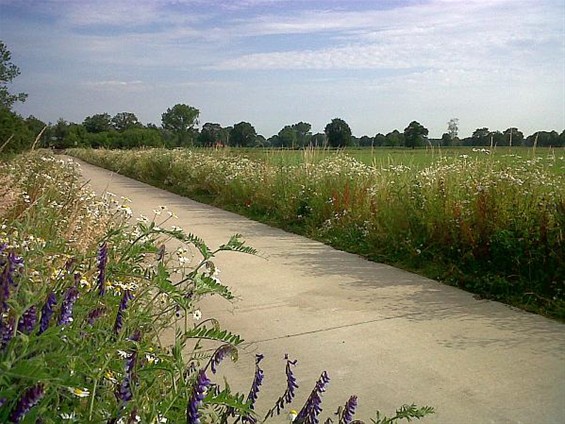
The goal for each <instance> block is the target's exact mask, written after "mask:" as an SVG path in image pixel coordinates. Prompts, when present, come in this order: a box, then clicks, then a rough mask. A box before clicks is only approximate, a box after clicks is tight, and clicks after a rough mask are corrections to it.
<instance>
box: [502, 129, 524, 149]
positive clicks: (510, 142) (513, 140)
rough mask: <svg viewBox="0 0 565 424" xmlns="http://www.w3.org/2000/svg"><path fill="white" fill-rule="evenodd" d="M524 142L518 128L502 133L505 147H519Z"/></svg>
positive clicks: (522, 134)
mask: <svg viewBox="0 0 565 424" xmlns="http://www.w3.org/2000/svg"><path fill="white" fill-rule="evenodd" d="M523 141H524V133H523V132H522V131H520V130H519V129H518V128H515V127H511V128H508V129H507V130H506V131H504V145H505V146H521V145H522V142H523Z"/></svg>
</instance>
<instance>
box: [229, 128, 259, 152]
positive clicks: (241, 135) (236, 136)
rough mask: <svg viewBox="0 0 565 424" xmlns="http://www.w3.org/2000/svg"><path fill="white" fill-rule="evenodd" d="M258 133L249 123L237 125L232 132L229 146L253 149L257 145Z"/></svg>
mask: <svg viewBox="0 0 565 424" xmlns="http://www.w3.org/2000/svg"><path fill="white" fill-rule="evenodd" d="M256 138H257V132H256V131H255V128H253V126H252V125H251V124H250V123H249V122H240V123H238V124H235V125H234V126H233V128H232V130H231V131H230V137H229V145H230V146H236V147H251V146H253V145H254V144H255V139H256Z"/></svg>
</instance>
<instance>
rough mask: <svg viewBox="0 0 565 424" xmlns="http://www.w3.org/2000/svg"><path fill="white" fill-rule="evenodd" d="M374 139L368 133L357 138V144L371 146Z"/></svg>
mask: <svg viewBox="0 0 565 424" xmlns="http://www.w3.org/2000/svg"><path fill="white" fill-rule="evenodd" d="M374 141H375V140H374V139H373V138H372V137H369V136H368V135H364V136H363V137H361V138H360V139H359V146H361V147H371V146H373V145H374Z"/></svg>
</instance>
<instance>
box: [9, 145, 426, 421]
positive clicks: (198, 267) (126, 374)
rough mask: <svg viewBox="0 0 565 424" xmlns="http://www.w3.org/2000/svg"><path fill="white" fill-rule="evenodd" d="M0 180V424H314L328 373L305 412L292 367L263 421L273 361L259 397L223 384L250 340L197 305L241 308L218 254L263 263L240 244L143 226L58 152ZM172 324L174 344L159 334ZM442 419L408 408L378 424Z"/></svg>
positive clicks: (30, 158) (349, 409)
mask: <svg viewBox="0 0 565 424" xmlns="http://www.w3.org/2000/svg"><path fill="white" fill-rule="evenodd" d="M0 181H2V182H3V184H2V197H1V202H0V422H12V423H19V422H23V423H60V422H104V423H137V422H144V423H167V422H170V423H180V422H187V423H189V424H196V423H200V422H206V423H215V422H222V423H224V422H225V423H228V422H229V423H232V422H257V421H258V420H261V418H262V417H266V418H264V419H263V420H264V421H268V420H269V419H272V420H273V421H276V420H277V419H278V420H279V421H280V419H281V418H280V417H279V415H280V414H281V413H282V414H289V415H290V416H291V417H294V419H295V421H296V422H303V423H306V422H317V419H318V418H317V417H318V414H319V412H320V403H321V400H322V398H321V396H322V393H323V392H324V391H325V390H326V386H327V385H328V383H329V377H328V375H327V373H326V372H323V373H322V375H321V377H320V379H319V380H318V381H317V382H316V384H315V387H314V389H313V390H312V392H311V395H310V397H309V398H308V400H307V401H306V403H305V404H304V405H303V406H302V407H301V408H298V409H297V412H292V410H290V411H289V408H290V406H291V404H292V401H293V399H294V397H295V392H296V390H297V389H298V386H297V384H296V377H295V375H294V365H295V361H291V360H290V359H287V361H286V377H287V378H286V380H287V381H286V382H282V384H281V386H282V387H283V388H282V390H281V392H282V391H284V394H283V396H281V398H280V399H278V400H276V401H274V402H275V405H274V406H273V408H272V409H271V410H269V411H266V412H265V411H263V412H259V411H256V410H255V409H254V404H255V401H256V399H257V396H258V392H259V388H260V386H261V383H262V380H263V371H262V370H261V365H260V363H261V361H262V359H263V357H262V355H257V360H256V367H255V374H254V379H253V383H252V386H251V388H250V391H249V393H245V394H242V393H232V392H231V390H230V388H229V385H228V384H227V382H215V381H214V374H215V373H216V370H217V367H218V366H220V364H221V363H222V362H225V360H226V359H227V358H231V359H234V360H235V359H236V358H237V347H238V345H239V344H240V343H241V342H242V339H241V337H240V336H238V335H236V334H232V333H230V332H228V331H226V330H223V329H222V328H221V327H220V324H219V323H218V322H217V320H215V319H214V318H213V317H209V316H206V312H205V311H204V313H203V312H202V311H200V309H199V306H198V305H199V301H200V300H201V299H202V298H203V297H204V296H209V295H219V296H222V297H224V298H225V299H227V300H231V299H233V296H232V294H231V292H230V290H229V288H228V287H227V286H226V285H224V284H223V283H222V282H221V281H220V280H219V279H218V277H217V272H216V271H217V269H216V268H215V266H214V257H215V256H216V254H218V253H220V252H228V251H229V252H240V253H248V254H254V253H255V251H254V250H253V249H252V248H250V247H247V246H245V244H244V243H243V242H242V241H241V240H240V239H239V237H238V236H233V237H232V238H231V239H229V240H228V241H227V242H226V243H225V244H224V245H222V246H220V247H219V248H217V249H215V250H213V249H211V248H209V247H208V246H207V245H206V244H205V242H204V241H203V240H200V239H199V238H197V237H195V236H194V235H191V234H187V233H184V232H183V230H182V229H180V228H177V227H174V226H170V228H169V224H170V223H169V222H168V220H169V219H170V218H171V216H172V214H168V215H167V214H166V213H159V214H156V216H155V217H154V218H159V219H161V221H160V222H156V221H155V220H154V219H153V220H150V219H147V218H144V217H140V218H139V219H138V220H137V221H132V220H130V219H129V218H130V214H131V211H130V209H129V207H128V206H127V199H123V198H122V199H115V198H105V199H99V198H97V197H96V196H95V195H94V194H93V193H91V192H90V191H89V190H87V189H86V188H85V187H84V186H83V185H82V183H81V181H80V179H79V175H78V173H77V172H76V170H75V168H74V165H73V164H72V163H71V162H67V161H61V160H57V159H55V158H54V157H52V156H43V155H41V154H29V155H25V156H19V157H16V158H14V159H12V160H10V161H8V162H5V163H2V164H0ZM163 212H166V210H164V211H163ZM163 216H164V218H163ZM169 241H171V242H172V244H169ZM172 245H174V246H177V247H175V248H171V246H172ZM179 246H180V247H179ZM189 251H192V253H193V254H190V253H189ZM190 257H193V258H196V259H193V260H192V262H191V260H190V259H189V258H190ZM202 315H204V318H203V317H202ZM166 329H168V330H171V329H172V330H174V333H175V337H174V342H173V343H171V344H169V345H163V344H162V343H161V342H160V337H159V336H160V335H161V334H162V332H163V331H165V330H166ZM250 372H253V371H252V370H250ZM285 383H286V384H285ZM285 386H286V389H285ZM356 404H357V397H356V396H352V397H351V398H350V399H349V400H348V401H347V402H346V404H345V406H344V407H343V408H341V409H340V412H339V413H338V417H337V419H338V420H339V421H340V422H344V423H346V422H347V423H349V422H351V421H352V416H353V413H354V412H355V408H356ZM287 411H289V412H287ZM431 412H433V409H432V408H428V407H424V408H417V407H415V406H413V405H411V406H404V407H401V408H399V410H398V411H397V412H396V415H395V416H394V417H392V418H391V419H388V418H386V417H380V416H379V414H378V412H377V419H376V421H375V422H377V423H390V422H394V421H396V420H397V419H399V418H419V417H422V416H424V415H427V414H429V413H431Z"/></svg>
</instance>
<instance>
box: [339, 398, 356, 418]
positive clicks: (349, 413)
mask: <svg viewBox="0 0 565 424" xmlns="http://www.w3.org/2000/svg"><path fill="white" fill-rule="evenodd" d="M356 408H357V396H351V397H350V398H349V400H348V401H347V402H346V403H345V407H344V408H343V414H342V415H341V417H340V419H339V424H351V422H352V421H353V415H355V409H356Z"/></svg>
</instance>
